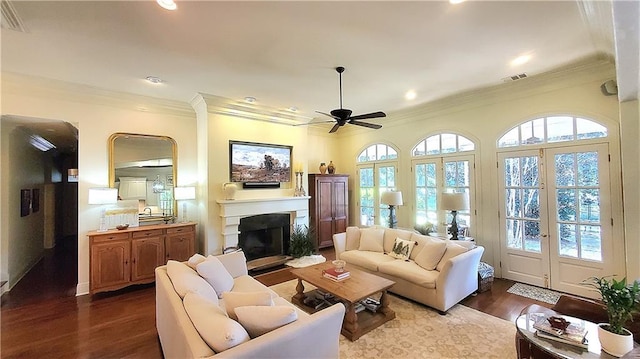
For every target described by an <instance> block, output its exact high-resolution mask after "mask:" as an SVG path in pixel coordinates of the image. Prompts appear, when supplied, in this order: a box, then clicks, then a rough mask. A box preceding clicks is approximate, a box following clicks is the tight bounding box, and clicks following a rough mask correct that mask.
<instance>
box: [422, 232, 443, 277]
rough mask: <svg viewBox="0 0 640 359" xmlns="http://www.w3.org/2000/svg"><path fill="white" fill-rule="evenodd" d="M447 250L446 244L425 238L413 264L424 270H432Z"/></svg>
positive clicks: (438, 240)
mask: <svg viewBox="0 0 640 359" xmlns="http://www.w3.org/2000/svg"><path fill="white" fill-rule="evenodd" d="M446 250H447V242H445V241H443V240H441V239H433V238H430V237H426V239H425V240H424V243H423V247H422V250H421V251H420V252H419V253H418V255H417V256H416V258H415V262H416V264H417V265H419V266H420V267H422V268H424V269H426V270H434V269H435V268H436V266H437V265H438V263H439V262H440V259H441V258H442V256H443V255H444V252H445V251H446Z"/></svg>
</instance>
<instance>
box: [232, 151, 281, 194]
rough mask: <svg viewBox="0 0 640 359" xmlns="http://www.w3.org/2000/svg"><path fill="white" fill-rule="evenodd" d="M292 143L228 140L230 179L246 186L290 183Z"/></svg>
mask: <svg viewBox="0 0 640 359" xmlns="http://www.w3.org/2000/svg"><path fill="white" fill-rule="evenodd" d="M292 151H293V146H286V145H276V144H267V143H256V142H244V141H229V180H230V181H231V182H241V183H242V184H243V187H244V188H278V187H280V183H283V182H285V183H286V182H291V172H292V171H291V153H292Z"/></svg>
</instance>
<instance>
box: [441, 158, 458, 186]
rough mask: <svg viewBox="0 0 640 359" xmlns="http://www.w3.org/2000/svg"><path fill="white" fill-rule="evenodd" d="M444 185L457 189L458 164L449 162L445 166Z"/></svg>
mask: <svg viewBox="0 0 640 359" xmlns="http://www.w3.org/2000/svg"><path fill="white" fill-rule="evenodd" d="M444 185H445V186H446V187H456V163H455V162H447V163H445V164H444Z"/></svg>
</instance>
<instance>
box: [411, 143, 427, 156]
mask: <svg viewBox="0 0 640 359" xmlns="http://www.w3.org/2000/svg"><path fill="white" fill-rule="evenodd" d="M411 154H412V155H413V156H424V155H426V154H427V142H426V141H421V142H420V143H418V144H417V145H416V147H414V148H413V151H412V152H411Z"/></svg>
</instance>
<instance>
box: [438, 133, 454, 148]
mask: <svg viewBox="0 0 640 359" xmlns="http://www.w3.org/2000/svg"><path fill="white" fill-rule="evenodd" d="M457 137H458V136H456V135H454V134H451V133H443V134H442V135H441V138H442V153H453V152H456V149H457V148H458V146H456V138H457Z"/></svg>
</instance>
